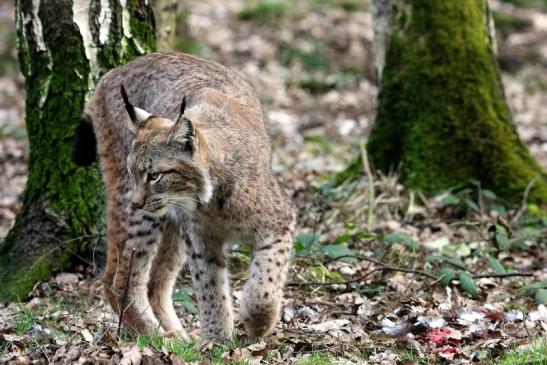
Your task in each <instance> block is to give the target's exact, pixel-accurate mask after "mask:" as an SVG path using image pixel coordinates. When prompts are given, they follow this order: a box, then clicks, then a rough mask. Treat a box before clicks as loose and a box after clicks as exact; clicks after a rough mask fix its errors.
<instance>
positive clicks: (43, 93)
mask: <svg viewBox="0 0 547 365" xmlns="http://www.w3.org/2000/svg"><path fill="white" fill-rule="evenodd" d="M17 4H18V6H19V2H17ZM39 12H40V0H32V13H31V14H27V13H24V12H23V10H22V9H21V8H19V9H18V10H17V13H21V15H20V18H18V26H19V27H20V28H21V30H22V35H23V37H24V40H25V42H26V44H27V49H28V50H29V54H28V55H27V57H29V58H30V51H31V45H30V44H29V43H28V36H29V34H27V32H26V26H27V25H28V24H31V32H32V36H33V38H34V42H35V43H36V51H38V52H45V53H46V55H47V68H48V70H51V68H52V65H53V61H52V59H51V53H50V52H49V50H48V49H47V47H46V44H45V42H44V35H43V31H42V22H41V21H40V16H39ZM18 16H19V15H18ZM21 22H22V24H21ZM29 67H30V68H32V61H30V60H29ZM29 72H30V73H31V74H32V72H33V71H32V69H31V70H29ZM51 76H52V75H51V73H48V74H47V76H46V77H45V79H44V80H43V82H42V83H41V85H40V92H39V95H40V97H39V99H38V107H39V108H41V107H43V106H44V104H45V102H46V100H47V97H48V95H49V85H50V83H51Z"/></svg>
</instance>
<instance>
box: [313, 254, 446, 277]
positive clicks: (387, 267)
mask: <svg viewBox="0 0 547 365" xmlns="http://www.w3.org/2000/svg"><path fill="white" fill-rule="evenodd" d="M343 258H354V259H358V260H362V261H369V262H373V263H375V264H377V265H380V268H379V269H380V270H383V271H399V272H405V273H409V274H417V275H422V276H426V277H428V278H430V279H437V277H436V276H434V275H432V274H430V273H427V272H425V271H421V270H414V269H407V268H403V267H396V266H391V265H388V264H386V263H384V262H382V261H380V260H377V259H374V258H372V257H366V256H360V255H342V256H338V257H333V258H332V259H329V260H326V261H324V262H323V265H326V264H328V263H330V262H334V261H337V260H341V259H343Z"/></svg>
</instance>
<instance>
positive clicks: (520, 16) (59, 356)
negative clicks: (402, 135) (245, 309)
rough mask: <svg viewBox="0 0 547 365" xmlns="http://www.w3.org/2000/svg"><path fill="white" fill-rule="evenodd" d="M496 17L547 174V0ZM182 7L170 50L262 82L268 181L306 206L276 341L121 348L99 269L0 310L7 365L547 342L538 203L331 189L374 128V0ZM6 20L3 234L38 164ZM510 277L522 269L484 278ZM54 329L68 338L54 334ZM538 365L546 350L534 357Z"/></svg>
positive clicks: (488, 195) (146, 342)
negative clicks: (131, 356) (278, 182)
mask: <svg viewBox="0 0 547 365" xmlns="http://www.w3.org/2000/svg"><path fill="white" fill-rule="evenodd" d="M491 6H492V9H493V11H494V18H495V22H496V36H497V46H498V61H499V64H500V67H501V70H502V81H503V85H504V88H505V95H506V98H507V102H508V104H509V106H510V109H511V112H512V115H513V118H514V122H515V124H516V127H517V130H518V133H519V135H520V137H521V139H522V140H523V141H524V142H525V143H526V145H527V146H528V148H529V150H530V152H531V153H532V155H533V156H534V157H535V158H536V159H537V160H538V161H539V163H540V164H541V165H542V166H543V167H546V168H547V2H546V1H545V0H492V2H491ZM178 9H179V10H178V11H177V13H176V36H175V39H174V40H173V42H171V43H172V44H166V45H163V46H162V47H163V48H164V50H168V49H170V50H173V51H180V52H187V53H192V54H196V55H198V56H200V57H203V58H207V59H211V60H214V61H217V62H219V63H221V64H223V65H225V66H227V67H229V68H232V69H234V70H237V71H239V72H240V73H241V74H242V75H244V77H245V78H246V79H247V80H249V81H250V82H251V83H252V84H253V86H254V87H255V89H256V90H257V92H258V94H259V96H260V99H261V101H262V105H263V108H264V112H265V115H266V116H267V119H268V120H269V122H270V133H271V136H272V141H273V148H274V160H273V165H274V171H275V172H276V173H277V174H279V176H280V177H281V178H282V179H283V180H284V182H285V186H286V188H287V190H288V192H289V194H290V196H292V198H293V200H294V202H295V204H296V206H297V207H298V212H299V229H298V232H299V236H298V238H297V241H296V243H295V252H296V253H295V255H296V257H295V265H294V267H293V269H292V271H291V281H290V283H289V286H290V288H291V289H290V292H289V294H288V298H290V299H287V303H286V306H285V308H284V310H283V314H282V316H283V317H282V323H281V324H280V325H279V331H278V332H277V333H276V334H275V335H274V336H273V339H271V340H269V341H268V342H267V343H264V342H259V343H258V344H250V343H236V344H234V346H233V347H232V348H228V347H222V348H221V350H218V349H217V350H215V349H213V350H211V351H209V350H210V349H208V350H206V351H209V352H206V353H205V355H203V353H202V354H200V351H197V352H196V351H195V350H193V349H192V348H191V347H188V346H187V345H185V344H176V343H167V342H163V340H161V339H150V338H139V339H137V344H138V349H137V350H135V348H134V347H132V345H131V344H130V341H129V342H124V341H120V342H119V343H118V342H116V340H112V341H114V342H116V343H115V344H113V343H112V342H109V341H110V340H109V339H108V336H107V335H106V334H108V332H107V331H105V329H104V328H108V325H107V324H105V323H111V324H112V323H114V322H108V321H111V319H109V315H108V309H107V306H106V305H105V304H104V303H103V302H102V300H101V294H100V284H99V283H98V280H97V275H99V273H100V267H97V266H96V265H95V262H93V263H92V265H80V266H78V267H76V271H75V273H70V274H68V273H60V274H58V275H57V276H56V278H55V280H52V281H51V282H49V283H42V284H39V285H37V286H36V288H35V290H34V291H33V293H32V294H31V298H33V299H32V300H31V302H30V303H12V304H9V305H7V306H5V307H3V305H2V304H0V336H2V333H3V332H2V331H4V333H5V334H7V335H6V336H12V337H6V336H4V339H2V337H0V364H2V361H3V360H2V359H6V360H4V361H6V362H7V361H8V360H7V359H9V358H13V356H15V355H14V354H16V355H17V356H19V354H26V355H25V356H28V357H29V358H30V359H37V358H38V357H39V356H38V355H37V356H36V357H32V356H31V355H29V350H28V349H29V348H32V346H28V344H29V342H33V341H34V342H36V341H37V342H36V343H37V348H40V349H41V350H40V351H42V352H43V353H44V354H47V355H48V356H49V357H50V358H51V359H52V362H53V363H55V361H58V363H66V362H63V361H68V360H66V359H67V358H70V356H72V357H73V358H71V359H72V360H70V361H69V362H68V363H70V362H71V361H76V360H77V359H78V358H79V357H86V356H87V359H92V360H90V361H91V363H96V362H94V361H99V360H97V359H99V358H104V359H105V360H104V361H105V362H104V363H108V362H107V361H113V363H115V361H119V359H120V358H121V357H123V356H124V355H123V354H124V353H125V354H127V353H129V352H131V351H136V352H137V353H139V352H140V354H139V355H138V356H141V357H146V356H148V357H150V358H152V359H155V360H154V361H156V362H159V361H160V358H161V356H163V355H164V353H167V354H169V353H175V354H177V356H178V357H179V360H177V361H180V359H183V360H182V361H187V362H189V363H190V362H195V361H199V360H200V359H203V358H206V359H209V360H207V361H211V362H213V363H226V362H229V361H232V362H233V363H238V361H240V362H241V363H253V364H254V363H259V362H260V361H261V360H262V361H265V362H263V363H298V364H302V365H303V364H330V363H348V364H350V363H364V362H370V363H382V364H384V363H385V364H392V363H393V364H395V363H409V364H411V363H437V361H450V360H454V361H456V360H458V361H460V362H461V363H466V361H467V363H469V362H476V363H487V362H488V361H495V360H496V359H498V358H499V356H502V357H503V356H505V357H504V358H503V359H504V360H503V361H509V362H506V363H507V364H510V363H518V362H510V361H512V360H511V358H510V356H514V357H515V358H517V357H518V356H519V355H515V354H509V355H503V354H504V353H505V352H507V351H509V350H511V349H513V348H516V347H518V346H519V345H522V344H530V343H532V344H535V343H537V341H536V340H535V338H541V337H545V335H546V333H547V310H546V309H545V306H544V305H543V304H544V303H545V301H546V300H547V299H546V298H547V269H546V268H545V258H546V254H545V252H544V251H545V243H546V236H545V234H546V231H547V225H546V224H545V220H546V218H545V215H544V214H545V213H542V212H541V208H540V207H538V206H536V205H534V204H530V205H526V204H525V205H524V206H523V207H518V206H517V207H515V206H511V205H509V204H507V203H506V202H505V201H503V200H502V199H499V198H498V197H496V196H495V194H493V193H492V192H489V191H484V192H481V191H480V188H479V189H477V188H476V187H454V189H451V190H447V191H444V192H439V194H437V195H435V196H424V195H423V194H421V193H416V192H414V191H411V190H408V189H406V188H404V187H403V186H402V185H401V184H400V183H399V180H398V176H397V172H394V173H391V174H374V176H372V175H369V176H368V177H367V178H365V179H358V180H357V181H347V182H345V181H342V182H337V186H335V187H334V186H333V185H332V184H329V182H331V181H332V180H331V179H332V177H333V175H334V174H335V173H338V172H340V171H342V170H344V169H345V168H346V167H347V166H348V164H349V162H350V161H351V160H352V159H353V158H355V156H357V155H359V154H360V153H361V150H360V143H361V142H362V141H363V139H364V138H363V137H366V136H367V135H368V134H369V132H370V130H371V127H372V123H373V122H374V119H375V113H376V107H377V105H376V103H377V96H378V95H377V94H378V89H377V86H376V80H375V72H374V57H373V53H372V52H373V50H372V44H373V34H374V32H373V28H372V27H373V24H372V15H371V11H370V4H369V3H368V1H367V0H307V1H304V0H296V1H284V0H279V1H270V0H268V1H236V0H203V1H202V0H200V1H191V0H185V1H180V3H179V4H178ZM14 13H15V10H14V5H13V2H12V1H9V0H0V239H1V238H3V237H5V236H6V235H7V233H8V231H9V229H10V227H11V226H12V225H13V223H14V221H15V217H16V214H17V212H18V211H19V209H20V207H21V205H22V201H21V196H22V193H23V190H24V187H25V182H26V165H27V156H28V145H27V142H26V131H25V121H24V117H25V110H24V109H25V93H24V79H23V77H22V76H21V74H20V72H19V66H18V61H17V50H16V43H17V42H16V31H15V25H14ZM156 17H157V14H156ZM365 139H366V138H365ZM371 186H372V190H373V192H374V194H373V195H374V196H373V197H371V195H370V191H371V190H370V189H371ZM500 217H501V218H500ZM523 219H524V221H523ZM507 220H509V221H510V222H509V224H505V223H506V221H507ZM500 222H501V223H500ZM513 223H514V224H513ZM492 227H494V229H493V231H492ZM515 227H516V228H515ZM511 229H514V231H513V232H511ZM492 232H493V235H494V236H489V235H490V234H491V233H492ZM98 250H99V251H100V248H98ZM371 253H374V255H372V254H371ZM369 254H371V255H369ZM363 255H364V256H363ZM342 256H348V257H346V258H341V257H342ZM363 257H366V258H368V259H366V258H365V259H363ZM372 257H374V258H372ZM424 257H426V259H425V260H424ZM371 258H372V259H371ZM248 260H249V251H248V247H237V248H235V249H234V254H233V258H232V261H233V262H232V266H233V268H234V269H235V274H234V278H233V279H234V283H235V286H236V288H238V287H240V286H241V280H242V279H243V277H244V265H243V264H245V263H247V262H248ZM405 270H406V271H405ZM443 270H444V271H443ZM513 270H518V271H519V272H525V273H528V274H529V275H525V276H523V277H508V278H507V280H501V279H499V278H492V277H481V273H483V272H487V271H488V272H491V271H494V272H496V273H498V274H503V273H509V272H512V271H513ZM424 273H426V274H424ZM439 273H442V275H440V274H439ZM369 274H370V275H369ZM373 274H374V275H373ZM376 274H381V275H376ZM428 275H430V276H428ZM435 278H437V279H435ZM417 279H419V280H417ZM422 279H428V280H429V283H428V284H427V285H424V282H423V281H421V280H422ZM468 280H469V281H468ZM439 282H441V283H440V285H437V284H439ZM360 283H365V284H366V285H359V284H360ZM450 283H452V284H453V285H452V286H450V285H449V286H447V287H446V288H445V287H444V286H443V285H442V284H450ZM188 286H189V283H188V280H187V279H181V285H180V290H179V292H178V293H177V297H176V299H177V302H178V309H179V310H180V311H181V317H182V318H183V322H185V323H186V324H187V325H188V326H189V328H190V329H192V328H194V327H195V317H194V314H195V312H194V311H195V308H194V306H193V304H192V303H193V299H192V291H191V290H190V289H188V288H187V287H188ZM310 292H311V295H310ZM466 293H467V294H466ZM82 296H85V298H82ZM235 296H236V298H237V291H236V294H235ZM48 297H49V298H55V299H48ZM477 298H480V300H479V301H475V299H477ZM53 302H54V303H55V305H53V304H52V303H53ZM53 307H54V308H53ZM52 308H53V309H52ZM74 308H76V310H75V309H74ZM74 312H76V313H74ZM82 312H83V313H82ZM182 313H184V314H182ZM86 314H87V315H86ZM523 316H524V317H523ZM525 316H528V317H526V318H525ZM60 318H61V319H62V322H63V325H62V326H61V327H62V328H57V330H59V331H60V332H62V333H63V335H62V336H61V335H57V332H56V329H54V327H55V325H53V324H52V323H53V322H55V321H58V320H59V319H60ZM420 318H421V319H420ZM3 323H4V324H3ZM416 323H418V324H416ZM439 323H441V324H440V325H439ZM114 325H115V324H113V326H114ZM48 328H49V329H48ZM447 328H448V329H447ZM84 330H85V331H87V333H85V334H82V333H83V332H82V331H84ZM105 333H106V334H105ZM8 334H9V335H8ZM25 336H26V337H25ZM59 336H60V337H59ZM63 336H64V337H63ZM37 338H39V339H37ZM105 338H107V339H105ZM44 339H46V340H44ZM25 341H28V342H26V344H25ZM139 341H140V342H139ZM105 344H106V346H107V347H108V349H106V350H105V348H104V346H105ZM185 346H186V347H185ZM253 346H254V347H253ZM534 346H535V345H534ZM14 348H17V349H18V350H14ZM143 349H149V351H150V352H149V353H147V352H146V351H144V350H143ZM150 349H151V350H150ZM71 351H72V352H73V353H71ZM143 351H144V352H143ZM162 351H163V352H162ZM215 351H216V352H215ZM534 351H535V352H534ZM75 354H76V355H75ZM546 354H547V345H545V343H543V345H541V344H540V345H538V346H537V351H536V347H533V349H532V354H531V355H527V356H539V357H538V358H539V359H541V358H543V359H545V356H546ZM101 356H102V357H101ZM116 356H118V357H116ZM135 356H137V355H135ZM185 356H186V357H185ZM126 357H127V356H126ZM257 359H258V360H257ZM507 359H509V360H507ZM29 361H30V360H29ZM161 361H165V363H169V362H168V361H172V363H174V362H175V360H173V359H171V358H170V359H167V360H165V359H164V358H161ZM253 361H254V362H253ZM256 361H258V362H256ZM306 361H307V362H306ZM515 361H517V360H515ZM538 361H542V360H538ZM543 361H545V360H543ZM13 363H15V362H13ZM22 363H24V362H22ZM29 363H30V362H29ZM196 363H197V362H196ZM537 363H538V364H539V363H541V364H545V363H546V362H537Z"/></svg>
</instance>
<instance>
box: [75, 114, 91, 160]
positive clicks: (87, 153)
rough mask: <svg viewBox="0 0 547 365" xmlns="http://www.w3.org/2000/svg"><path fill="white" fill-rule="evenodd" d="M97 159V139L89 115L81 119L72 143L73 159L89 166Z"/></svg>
mask: <svg viewBox="0 0 547 365" xmlns="http://www.w3.org/2000/svg"><path fill="white" fill-rule="evenodd" d="M96 159H97V140H96V139H95V132H94V131H93V125H92V124H91V118H90V116H89V115H87V114H84V115H83V116H82V118H81V119H80V123H79V124H78V128H76V136H75V138H74V144H73V145H72V161H74V163H75V164H76V165H78V166H89V165H91V164H92V163H93V162H94V161H95V160H96Z"/></svg>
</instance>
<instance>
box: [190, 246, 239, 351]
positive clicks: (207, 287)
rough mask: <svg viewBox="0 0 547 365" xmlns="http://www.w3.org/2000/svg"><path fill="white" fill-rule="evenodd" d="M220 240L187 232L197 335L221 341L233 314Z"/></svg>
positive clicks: (229, 328)
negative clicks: (198, 321)
mask: <svg viewBox="0 0 547 365" xmlns="http://www.w3.org/2000/svg"><path fill="white" fill-rule="evenodd" d="M221 242H222V241H221V240H220V239H212V238H210V237H205V238H202V237H196V236H195V235H190V240H189V242H187V243H188V246H189V257H188V262H189V267H190V272H191V274H192V281H193V284H194V288H195V289H196V291H197V299H198V308H199V319H200V322H201V338H202V339H204V340H215V341H221V342H222V341H225V340H228V339H230V338H231V337H232V331H233V326H234V325H233V322H234V320H233V313H232V302H231V298H230V284H229V281H228V269H227V262H226V255H225V253H224V250H223V247H222V243H221Z"/></svg>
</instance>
